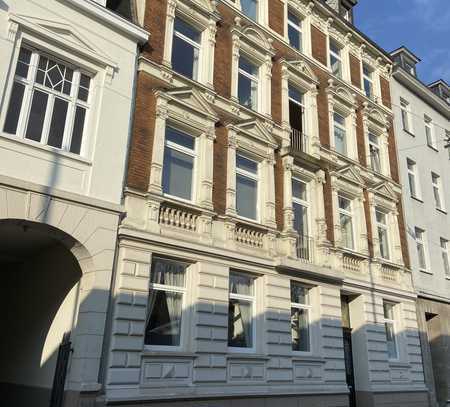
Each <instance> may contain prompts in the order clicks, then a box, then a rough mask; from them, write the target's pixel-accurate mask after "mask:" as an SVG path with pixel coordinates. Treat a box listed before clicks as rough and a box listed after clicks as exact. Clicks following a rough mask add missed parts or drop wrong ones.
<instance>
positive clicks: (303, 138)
mask: <svg viewBox="0 0 450 407" xmlns="http://www.w3.org/2000/svg"><path fill="white" fill-rule="evenodd" d="M291 151H292V152H294V153H308V136H307V135H306V134H305V133H303V132H302V131H300V130H297V129H294V128H291Z"/></svg>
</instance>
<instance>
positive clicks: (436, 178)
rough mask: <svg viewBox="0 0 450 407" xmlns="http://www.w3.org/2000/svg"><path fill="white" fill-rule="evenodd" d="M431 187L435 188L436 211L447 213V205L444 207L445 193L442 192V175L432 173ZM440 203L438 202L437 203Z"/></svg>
mask: <svg viewBox="0 0 450 407" xmlns="http://www.w3.org/2000/svg"><path fill="white" fill-rule="evenodd" d="M431 186H432V188H433V198H434V201H435V205H436V209H438V210H440V211H445V205H444V193H443V190H442V179H441V177H440V175H438V174H436V173H435V172H433V171H432V172H431ZM436 194H437V198H439V199H437V198H436ZM436 201H438V202H436Z"/></svg>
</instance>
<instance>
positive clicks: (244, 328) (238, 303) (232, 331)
mask: <svg viewBox="0 0 450 407" xmlns="http://www.w3.org/2000/svg"><path fill="white" fill-rule="evenodd" d="M252 313H253V307H252V303H250V302H247V301H242V300H236V299H230V302H229V304H228V346H232V347H236V348H251V347H252V346H253V332H252V331H253V315H252Z"/></svg>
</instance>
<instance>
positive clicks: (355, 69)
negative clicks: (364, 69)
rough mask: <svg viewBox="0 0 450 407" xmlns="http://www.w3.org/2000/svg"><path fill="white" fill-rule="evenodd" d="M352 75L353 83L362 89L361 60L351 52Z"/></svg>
mask: <svg viewBox="0 0 450 407" xmlns="http://www.w3.org/2000/svg"><path fill="white" fill-rule="evenodd" d="M350 77H351V79H352V84H353V85H354V86H356V87H357V88H359V89H361V61H360V60H359V58H356V57H355V56H354V55H352V54H350Z"/></svg>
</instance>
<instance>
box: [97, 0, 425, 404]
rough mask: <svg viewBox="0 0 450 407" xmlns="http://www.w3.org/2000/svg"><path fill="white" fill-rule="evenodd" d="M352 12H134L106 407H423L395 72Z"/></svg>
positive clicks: (161, 8) (165, 7) (230, 5)
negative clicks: (136, 44) (140, 40)
mask: <svg viewBox="0 0 450 407" xmlns="http://www.w3.org/2000/svg"><path fill="white" fill-rule="evenodd" d="M355 3H356V2H355V1H344V2H329V4H326V2H324V1H316V0H315V1H303V0H291V1H287V0H285V1H281V0H273V1H268V0H261V1H258V2H256V1H246V0H240V1H239V0H236V1H231V0H230V1H228V0H223V1H217V2H212V1H206V0H195V1H190V0H168V1H166V0H158V1H156V0H153V1H152V0H150V1H147V2H146V4H145V7H142V8H140V9H139V10H138V11H139V18H140V20H141V22H142V24H143V26H144V28H145V29H146V30H147V31H149V32H150V38H149V41H148V42H147V43H146V44H145V46H144V47H143V48H142V52H141V54H140V57H139V60H138V82H137V89H136V108H135V112H134V125H133V137H132V141H131V146H130V157H129V162H128V175H127V179H126V189H125V201H124V205H125V210H126V216H125V217H124V218H123V220H122V221H121V223H120V225H119V234H118V240H119V245H118V253H117V267H116V273H115V275H114V277H113V289H112V297H111V298H112V302H111V309H110V310H111V312H110V315H109V318H108V324H107V326H108V329H109V330H110V332H109V334H108V341H107V343H105V349H106V350H105V364H104V366H103V374H102V378H103V385H104V387H103V395H102V396H101V400H102V401H103V402H105V403H106V404H114V405H120V406H125V405H129V404H132V403H138V404H139V403H141V404H143V405H158V406H160V405H164V406H166V405H167V406H181V405H185V404H186V403H190V404H192V405H198V404H202V405H203V404H205V405H208V406H219V405H220V406H222V405H237V404H240V405H246V406H247V405H255V406H256V405H265V406H269V405H275V404H279V403H286V404H288V405H302V406H313V405H318V404H319V403H320V405H323V406H355V405H357V406H364V407H366V406H393V405H395V406H402V405H405V406H406V405H408V406H414V407H416V406H417V407H419V406H426V405H427V403H428V395H427V391H426V387H425V383H424V373H423V367H422V359H421V353H420V342H419V332H418V326H417V317H416V315H417V314H416V304H415V301H416V295H415V293H414V290H413V286H412V278H411V273H410V271H409V253H408V249H407V237H406V233H405V225H404V219H403V208H402V200H401V187H400V178H399V172H398V165H397V151H396V142H395V138H394V128H393V126H392V121H393V110H392V104H391V97H390V78H391V69H392V60H391V58H390V56H389V55H387V54H385V53H384V52H383V51H382V50H381V49H379V48H378V47H377V46H376V45H375V44H374V43H372V42H371V41H370V40H369V39H367V38H366V37H365V36H364V35H363V34H362V33H360V32H358V31H357V30H356V28H355V27H354V26H353V25H352V7H353V6H354V5H355ZM190 404H189V405H190Z"/></svg>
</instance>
